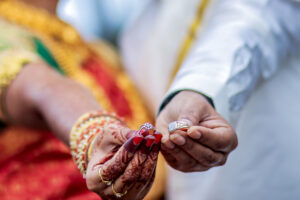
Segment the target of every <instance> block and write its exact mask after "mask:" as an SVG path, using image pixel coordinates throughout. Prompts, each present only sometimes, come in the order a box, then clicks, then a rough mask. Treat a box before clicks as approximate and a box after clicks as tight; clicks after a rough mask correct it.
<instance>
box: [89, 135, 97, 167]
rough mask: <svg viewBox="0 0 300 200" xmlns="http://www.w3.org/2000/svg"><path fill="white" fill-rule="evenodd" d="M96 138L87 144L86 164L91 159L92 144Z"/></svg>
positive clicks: (95, 136)
mask: <svg viewBox="0 0 300 200" xmlns="http://www.w3.org/2000/svg"><path fill="white" fill-rule="evenodd" d="M97 136H98V135H94V136H93V138H92V139H91V143H90V144H89V147H88V151H87V163H89V162H90V159H91V156H92V153H93V147H94V143H95V141H96V138H97Z"/></svg>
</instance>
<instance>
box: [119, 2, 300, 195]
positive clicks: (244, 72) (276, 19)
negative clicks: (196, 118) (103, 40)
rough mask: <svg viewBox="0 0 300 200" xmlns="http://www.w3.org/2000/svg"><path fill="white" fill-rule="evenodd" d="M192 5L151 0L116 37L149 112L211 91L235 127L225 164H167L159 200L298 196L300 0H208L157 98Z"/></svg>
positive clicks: (191, 11)
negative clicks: (199, 169) (174, 97)
mask: <svg viewBox="0 0 300 200" xmlns="http://www.w3.org/2000/svg"><path fill="white" fill-rule="evenodd" d="M198 3H199V1H198V0H185V1H182V0H172V1H171V0H161V1H150V2H149V5H148V6H147V7H146V8H145V10H143V11H142V12H141V14H140V15H139V17H138V18H137V19H136V21H135V22H132V23H131V25H130V26H129V28H128V29H127V31H125V33H124V35H123V38H122V41H123V42H122V45H123V58H124V61H125V64H126V67H127V69H128V71H129V73H130V74H131V76H132V77H133V80H135V81H136V85H137V86H138V87H139V88H140V89H141V92H142V93H143V94H144V96H145V97H146V98H147V99H148V102H152V108H154V109H157V108H158V105H159V104H160V103H161V98H162V96H165V97H168V96H169V95H170V94H172V93H173V92H176V91H179V90H183V89H193V90H196V91H198V92H201V93H204V94H206V95H208V96H210V97H211V98H212V99H213V101H214V103H215V106H216V109H217V111H218V112H220V113H221V114H222V115H223V116H224V117H226V118H227V119H228V120H229V121H230V122H231V123H232V124H233V125H234V126H235V128H236V130H237V133H238V138H239V146H238V148H237V149H236V150H235V151H234V152H233V153H232V154H231V155H230V156H229V160H228V161H227V163H226V165H225V166H223V167H218V168H214V169H212V170H209V171H208V172H203V173H180V172H178V171H175V170H172V169H170V170H169V173H168V177H169V180H168V195H167V196H168V199H170V200H186V199H189V200H193V199H195V200H198V199H199V200H200V199H201V200H202V199H203V200H253V199H255V200H265V199H272V200H282V199H289V200H298V199H300V167H299V166H300V128H299V122H300V104H299V102H300V51H299V47H300V44H299V42H300V2H299V1H292V0H220V1H217V2H215V5H213V6H212V7H211V8H210V10H209V11H208V13H207V15H206V18H205V23H204V25H203V26H202V28H201V29H199V33H198V39H197V41H196V43H195V44H194V46H193V49H192V50H191V51H190V54H189V56H188V57H187V59H186V60H185V62H184V64H183V66H182V67H181V69H180V71H179V73H178V74H177V76H176V79H175V80H174V82H173V84H172V86H171V88H170V89H169V90H168V92H167V94H166V95H163V94H164V93H165V90H166V87H167V85H168V80H169V78H170V77H169V75H170V72H171V71H172V67H173V66H174V64H175V60H176V56H177V55H178V52H179V47H180V45H181V43H182V42H183V40H184V37H185V36H186V33H187V30H188V27H189V25H190V23H191V22H192V18H193V17H194V16H193V15H195V9H196V7H197V6H196V5H197V4H198ZM153 90H154V91H153Z"/></svg>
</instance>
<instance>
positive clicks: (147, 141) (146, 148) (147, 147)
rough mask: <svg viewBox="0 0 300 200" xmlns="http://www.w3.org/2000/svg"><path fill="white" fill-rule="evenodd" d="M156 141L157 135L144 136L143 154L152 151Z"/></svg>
mask: <svg viewBox="0 0 300 200" xmlns="http://www.w3.org/2000/svg"><path fill="white" fill-rule="evenodd" d="M154 141H155V137H154V136H152V135H148V136H147V137H145V138H144V142H143V144H142V146H141V152H142V153H143V154H148V153H149V152H150V151H151V147H152V146H153V144H154Z"/></svg>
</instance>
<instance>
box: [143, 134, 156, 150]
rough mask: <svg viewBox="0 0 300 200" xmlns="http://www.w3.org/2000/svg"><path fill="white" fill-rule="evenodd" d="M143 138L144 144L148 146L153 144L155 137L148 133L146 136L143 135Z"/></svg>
mask: <svg viewBox="0 0 300 200" xmlns="http://www.w3.org/2000/svg"><path fill="white" fill-rule="evenodd" d="M145 139H146V146H147V147H149V148H150V147H151V146H152V145H153V144H154V142H155V140H156V138H155V137H154V136H152V135H148V136H147V137H145Z"/></svg>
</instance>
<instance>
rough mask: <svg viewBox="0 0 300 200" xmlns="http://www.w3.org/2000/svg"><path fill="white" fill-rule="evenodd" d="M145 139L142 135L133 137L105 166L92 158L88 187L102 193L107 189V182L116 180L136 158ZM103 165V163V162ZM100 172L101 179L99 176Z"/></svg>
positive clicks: (88, 171)
mask: <svg viewBox="0 0 300 200" xmlns="http://www.w3.org/2000/svg"><path fill="white" fill-rule="evenodd" d="M143 140H144V138H143V137H142V136H140V135H134V136H132V137H131V138H130V139H129V140H128V141H126V142H125V143H124V145H123V146H122V147H121V148H120V149H119V150H118V151H117V152H116V153H115V154H114V155H113V156H112V158H110V159H109V160H108V161H106V162H104V164H103V165H101V164H99V160H98V161H97V160H95V159H93V158H92V160H91V161H90V163H89V165H88V170H87V185H88V187H89V189H90V190H92V191H100V190H103V189H104V188H105V187H107V185H106V183H104V182H103V180H105V181H112V180H115V179H116V178H117V177H119V176H120V174H121V173H122V172H123V171H124V170H125V168H126V167H127V164H128V163H129V161H130V160H131V159H132V157H133V156H134V153H135V152H136V151H137V149H138V148H139V146H140V145H141V143H142V142H143ZM101 163H102V161H101ZM99 170H100V173H101V177H102V179H103V180H102V179H101V177H100V175H99Z"/></svg>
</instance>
